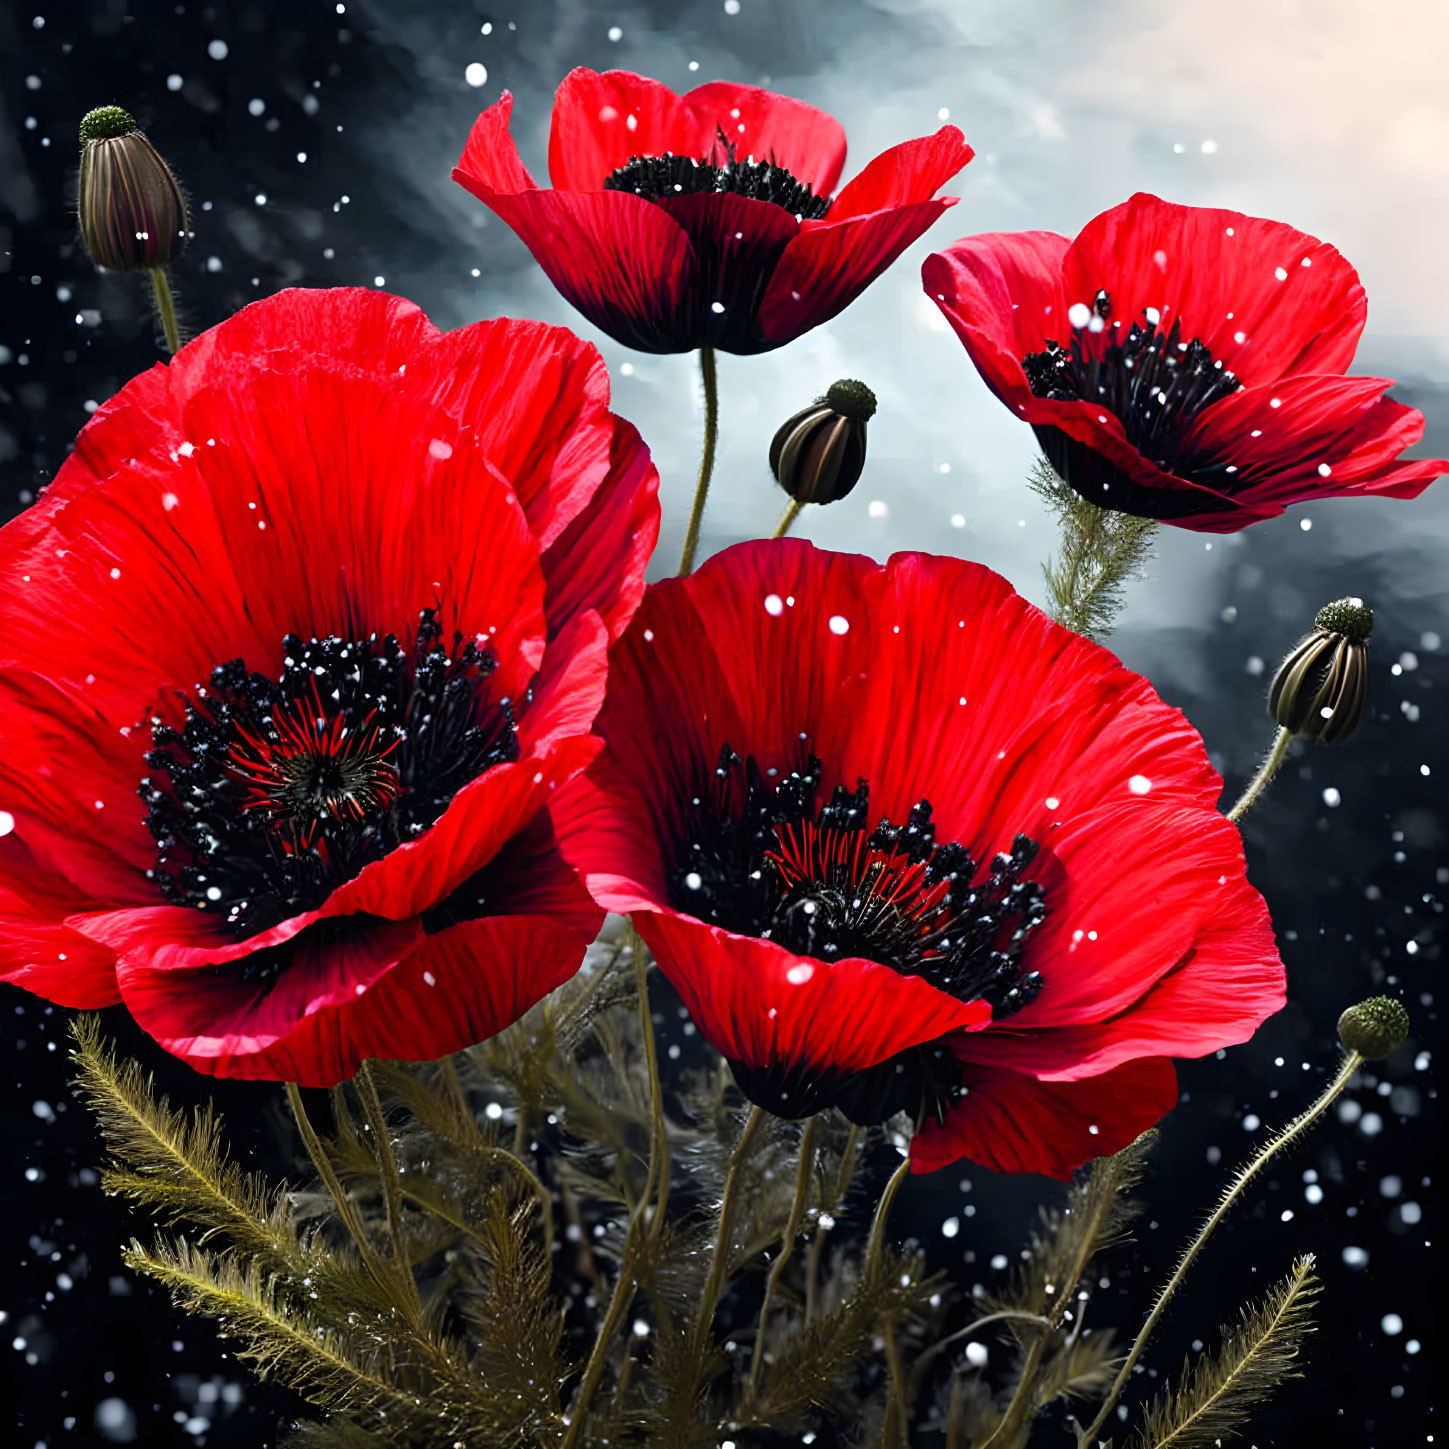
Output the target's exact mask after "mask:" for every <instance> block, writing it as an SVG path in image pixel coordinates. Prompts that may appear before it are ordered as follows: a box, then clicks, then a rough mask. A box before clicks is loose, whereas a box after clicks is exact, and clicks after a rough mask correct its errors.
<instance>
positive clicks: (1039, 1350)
mask: <svg viewBox="0 0 1449 1449" xmlns="http://www.w3.org/2000/svg"><path fill="white" fill-rule="evenodd" d="M1050 1337H1051V1335H1050V1334H1049V1333H1039V1334H1037V1336H1036V1337H1035V1338H1034V1339H1032V1341H1031V1347H1030V1348H1028V1349H1027V1351H1026V1357H1025V1358H1024V1359H1023V1360H1022V1363H1021V1376H1020V1378H1018V1379H1017V1381H1016V1392H1015V1393H1014V1394H1013V1395H1012V1396H1011V1402H1010V1403H1009V1404H1008V1405H1007V1406H1006V1416H1005V1417H1004V1418H1003V1419H1002V1421H1001V1423H1000V1424H998V1425H997V1426H996V1432H995V1433H994V1434H993V1435H992V1436H991V1437H990V1438H989V1439H988V1440H987V1441H986V1443H985V1444H984V1445H983V1446H982V1449H998V1446H999V1449H1006V1446H1008V1445H1010V1444H1012V1443H1014V1442H1015V1440H1016V1435H1017V1432H1018V1431H1019V1430H1020V1429H1021V1426H1022V1425H1023V1424H1025V1423H1026V1421H1027V1419H1028V1418H1029V1417H1030V1416H1031V1412H1032V1409H1033V1406H1034V1405H1035V1402H1036V1382H1037V1374H1038V1372H1039V1371H1040V1369H1041V1361H1042V1358H1043V1357H1044V1355H1045V1354H1046V1346H1047V1340H1048V1339H1049V1338H1050Z"/></svg>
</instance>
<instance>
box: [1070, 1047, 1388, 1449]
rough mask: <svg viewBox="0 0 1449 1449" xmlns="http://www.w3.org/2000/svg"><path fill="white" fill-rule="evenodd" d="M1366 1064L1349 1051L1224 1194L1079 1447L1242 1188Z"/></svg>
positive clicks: (1115, 1394)
mask: <svg viewBox="0 0 1449 1449" xmlns="http://www.w3.org/2000/svg"><path fill="white" fill-rule="evenodd" d="M1362 1065H1363V1058H1362V1057H1361V1056H1360V1055H1359V1054H1358V1053H1357V1052H1347V1053H1346V1054H1345V1055H1344V1058H1343V1064H1342V1065H1341V1066H1340V1067H1339V1069H1338V1075H1337V1076H1336V1077H1334V1079H1333V1080H1332V1081H1331V1082H1330V1083H1329V1084H1328V1085H1327V1086H1326V1087H1325V1088H1324V1089H1323V1091H1322V1092H1321V1093H1319V1095H1318V1098H1317V1100H1316V1101H1315V1102H1314V1103H1313V1105H1312V1106H1310V1107H1309V1108H1308V1109H1307V1110H1306V1111H1304V1112H1301V1113H1299V1115H1298V1116H1297V1117H1295V1118H1294V1119H1293V1120H1292V1121H1291V1122H1290V1123H1289V1124H1288V1125H1287V1126H1286V1127H1284V1128H1283V1129H1282V1130H1281V1131H1279V1132H1277V1133H1275V1134H1274V1135H1273V1136H1272V1137H1271V1138H1269V1140H1268V1141H1267V1142H1265V1143H1264V1144H1263V1146H1262V1147H1260V1148H1259V1149H1258V1152H1257V1154H1256V1155H1255V1156H1254V1157H1253V1158H1252V1159H1251V1160H1250V1161H1249V1162H1248V1163H1247V1164H1246V1166H1244V1167H1241V1168H1239V1170H1238V1173H1237V1176H1236V1177H1234V1178H1233V1180H1232V1182H1230V1183H1229V1184H1228V1187H1227V1190H1226V1191H1225V1192H1224V1193H1223V1196H1222V1200H1221V1201H1220V1202H1219V1203H1218V1205H1217V1208H1216V1209H1215V1210H1214V1212H1213V1215H1212V1216H1211V1217H1210V1218H1209V1219H1208V1220H1207V1222H1205V1223H1204V1224H1203V1226H1202V1229H1201V1231H1199V1233H1198V1235H1197V1237H1195V1238H1194V1239H1193V1240H1192V1242H1191V1243H1189V1244H1188V1246H1187V1249H1186V1251H1185V1252H1184V1253H1183V1255H1182V1258H1181V1260H1180V1261H1179V1262H1178V1265H1177V1270H1176V1272H1174V1273H1173V1275H1172V1277H1171V1278H1169V1279H1168V1280H1167V1283H1166V1285H1165V1286H1164V1287H1163V1289H1162V1291H1161V1292H1160V1293H1159V1294H1158V1295H1157V1301H1156V1302H1155V1303H1154V1304H1153V1305H1152V1311H1151V1313H1149V1314H1148V1315H1147V1322H1146V1323H1144V1324H1143V1325H1142V1330H1141V1332H1140V1333H1138V1335H1137V1337H1136V1338H1135V1339H1134V1340H1133V1341H1132V1347H1131V1349H1130V1350H1129V1351H1128V1354H1127V1357H1126V1358H1125V1359H1124V1360H1123V1361H1122V1367H1121V1368H1120V1369H1119V1370H1118V1372H1117V1377H1116V1378H1115V1379H1114V1380H1113V1382H1112V1387H1111V1388H1110V1389H1109V1390H1108V1391H1107V1397H1106V1398H1105V1399H1104V1400H1103V1401H1102V1407H1101V1408H1100V1409H1099V1410H1098V1411H1097V1417H1096V1418H1095V1419H1093V1420H1092V1422H1091V1424H1090V1425H1089V1426H1088V1427H1087V1429H1086V1430H1085V1431H1083V1432H1082V1433H1081V1434H1079V1435H1078V1437H1077V1442H1078V1444H1088V1443H1090V1442H1092V1440H1093V1439H1094V1438H1095V1437H1096V1434H1097V1432H1098V1430H1099V1429H1101V1427H1102V1425H1103V1424H1104V1423H1105V1422H1106V1420H1107V1415H1108V1414H1109V1413H1111V1411H1112V1408H1113V1406H1114V1405H1115V1404H1116V1402H1117V1400H1118V1399H1119V1398H1120V1397H1121V1394H1122V1387H1123V1385H1124V1384H1125V1383H1126V1382H1127V1378H1128V1375H1130V1374H1131V1372H1132V1369H1133V1367H1134V1366H1135V1365H1136V1363H1137V1360H1138V1359H1139V1358H1141V1357H1142V1350H1143V1349H1144V1348H1146V1347H1147V1340H1148V1339H1149V1338H1151V1336H1152V1330H1153V1329H1154V1328H1156V1327H1157V1322H1158V1319H1160V1318H1161V1317H1162V1314H1163V1311H1164V1310H1165V1309H1166V1307H1167V1305H1168V1303H1169V1302H1170V1301H1171V1300H1172V1295H1173V1294H1174V1293H1176V1292H1177V1290H1178V1287H1179V1286H1180V1285H1181V1283H1182V1281H1183V1279H1184V1278H1186V1277H1187V1273H1188V1269H1190V1268H1191V1267H1192V1265H1193V1263H1194V1262H1196V1261H1197V1255H1198V1254H1199V1253H1200V1252H1201V1251H1202V1248H1203V1244H1204V1243H1206V1242H1207V1240H1208V1239H1209V1238H1210V1237H1211V1236H1212V1235H1213V1232H1214V1231H1215V1230H1216V1228H1217V1226H1218V1224H1219V1223H1220V1222H1222V1220H1223V1219H1224V1218H1225V1217H1226V1216H1227V1213H1228V1209H1229V1208H1231V1207H1232V1205H1233V1204H1234V1203H1235V1202H1236V1201H1237V1200H1238V1198H1239V1197H1241V1196H1242V1193H1243V1189H1244V1188H1245V1187H1247V1185H1248V1184H1249V1183H1250V1182H1251V1181H1252V1180H1253V1179H1254V1178H1255V1177H1256V1176H1257V1175H1258V1173H1259V1172H1261V1171H1262V1169H1263V1168H1264V1167H1265V1166H1267V1164H1268V1163H1269V1162H1271V1161H1272V1160H1273V1158H1274V1157H1276V1156H1277V1155H1278V1153H1279V1152H1281V1151H1282V1150H1283V1149H1284V1148H1285V1147H1287V1146H1289V1144H1290V1143H1293V1142H1295V1141H1297V1139H1298V1138H1300V1137H1301V1136H1302V1135H1303V1134H1304V1133H1305V1132H1307V1131H1308V1129H1309V1128H1310V1127H1312V1126H1313V1124H1314V1123H1315V1122H1317V1121H1318V1119H1319V1118H1320V1117H1322V1116H1323V1114H1324V1113H1325V1112H1326V1111H1328V1109H1329V1107H1331V1106H1332V1105H1333V1101H1334V1099H1335V1098H1336V1097H1337V1096H1338V1094H1339V1093H1340V1092H1342V1091H1343V1089H1344V1088H1345V1087H1346V1086H1348V1084H1349V1082H1350V1081H1351V1080H1352V1079H1353V1075H1354V1073H1355V1072H1357V1071H1358V1069H1359V1067H1361V1066H1362Z"/></svg>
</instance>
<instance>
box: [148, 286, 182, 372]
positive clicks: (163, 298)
mask: <svg viewBox="0 0 1449 1449" xmlns="http://www.w3.org/2000/svg"><path fill="white" fill-rule="evenodd" d="M149 275H150V278H151V290H152V292H153V293H154V294H155V297H156V311H157V312H158V313H159V314H160V316H161V330H162V331H163V332H164V333H165V334H166V350H167V351H168V352H170V353H172V354H173V355H174V354H175V353H177V352H179V351H180V350H181V329H180V327H178V326H177V324H176V303H175V302H174V301H173V300H172V297H171V284H170V283H169V282H168V281H167V280H166V268H165V267H152V268H151V269H150V273H149Z"/></svg>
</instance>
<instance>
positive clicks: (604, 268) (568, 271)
mask: <svg viewBox="0 0 1449 1449" xmlns="http://www.w3.org/2000/svg"><path fill="white" fill-rule="evenodd" d="M453 179H454V180H455V181H458V182H461V183H462V185H464V186H465V187H467V189H468V190H469V191H471V192H472V193H473V194H474V195H475V196H476V197H478V199H479V200H480V201H483V202H484V203H486V204H487V205H488V206H490V207H492V209H493V210H494V211H495V212H497V213H498V215H499V216H500V217H501V218H502V219H503V220H504V222H506V223H507V224H508V225H509V226H510V227H512V228H513V230H514V231H515V232H517V233H518V236H519V237H520V239H521V240H522V241H523V243H524V245H525V246H527V248H528V249H529V251H530V252H532V253H533V258H534V260H535V261H536V262H537V263H538V264H539V266H540V267H542V268H543V270H544V272H545V273H546V274H547V276H548V279H549V281H551V282H552V283H553V284H554V286H555V287H557V288H558V290H559V291H560V292H561V293H562V294H563V296H564V297H565V298H566V299H567V300H568V301H569V302H571V303H572V304H573V305H574V306H575V307H577V308H578V310H579V311H580V312H582V313H583V314H584V316H585V317H587V318H588V319H589V321H590V322H592V323H593V324H594V325H595V326H596V327H599V328H602V329H603V330H604V331H605V332H607V333H608V334H609V335H610V336H611V337H614V338H617V339H618V340H619V341H621V342H623V343H624V344H625V345H626V346H630V347H638V348H640V349H641V350H643V351H650V352H668V351H671V350H674V349H673V347H672V343H671V338H672V337H673V334H674V331H675V330H676V329H675V322H674V319H675V317H676V314H677V313H678V312H679V311H680V310H681V309H682V308H686V307H687V306H689V305H690V304H691V299H692V297H693V293H694V291H695V288H696V284H697V280H698V268H697V265H696V262H695V258H694V252H693V249H692V248H691V247H690V244H689V238H688V237H686V236H685V234H684V231H683V229H682V228H681V227H680V225H679V223H678V222H676V221H675V220H674V219H673V218H672V217H671V216H670V215H669V213H668V212H666V211H665V210H664V209H663V208H662V207H658V206H655V205H653V204H652V203H651V202H648V201H645V200H643V199H642V198H641V197H638V196H633V195H630V194H628V193H627V192H623V191H600V192H579V191H528V192H524V193H522V194H519V195H513V196H510V195H505V194H503V193H496V192H490V191H487V190H486V189H484V188H481V187H480V186H478V185H476V184H475V183H474V182H473V181H472V180H471V179H470V177H469V176H468V175H467V174H466V173H464V172H462V171H455V172H454V173H453Z"/></svg>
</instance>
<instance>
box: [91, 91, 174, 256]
mask: <svg viewBox="0 0 1449 1449" xmlns="http://www.w3.org/2000/svg"><path fill="white" fill-rule="evenodd" d="M80 139H81V164H80V191H79V205H78V210H79V213H80V229H81V240H82V241H83V242H84V243H85V249H86V251H87V252H88V253H90V258H91V260H92V261H93V262H94V263H95V264H96V265H97V266H98V267H106V268H108V269H109V270H111V271H116V272H140V271H149V270H151V269H152V268H153V267H164V266H166V265H167V264H168V263H169V262H171V261H174V260H175V259H176V257H178V256H179V255H180V254H181V248H182V247H183V246H184V245H185V244H186V227H187V217H186V199H185V197H183V196H182V194H181V186H180V184H179V183H178V182H177V180H176V177H175V176H174V175H172V172H171V168H170V167H169V166H168V165H167V164H166V162H165V161H163V160H162V159H161V153H160V152H159V151H157V149H156V148H155V147H154V146H153V145H152V144H151V143H150V142H149V141H148V140H147V139H146V137H145V136H144V135H143V134H142V133H141V132H140V131H138V130H137V129H136V122H135V120H134V119H133V118H132V117H131V115H130V114H129V113H128V112H126V111H123V110H122V109H121V108H120V106H100V107H98V108H97V109H96V110H94V111H89V112H87V114H86V116H85V118H84V119H83V120H82V121H81V124H80Z"/></svg>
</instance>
